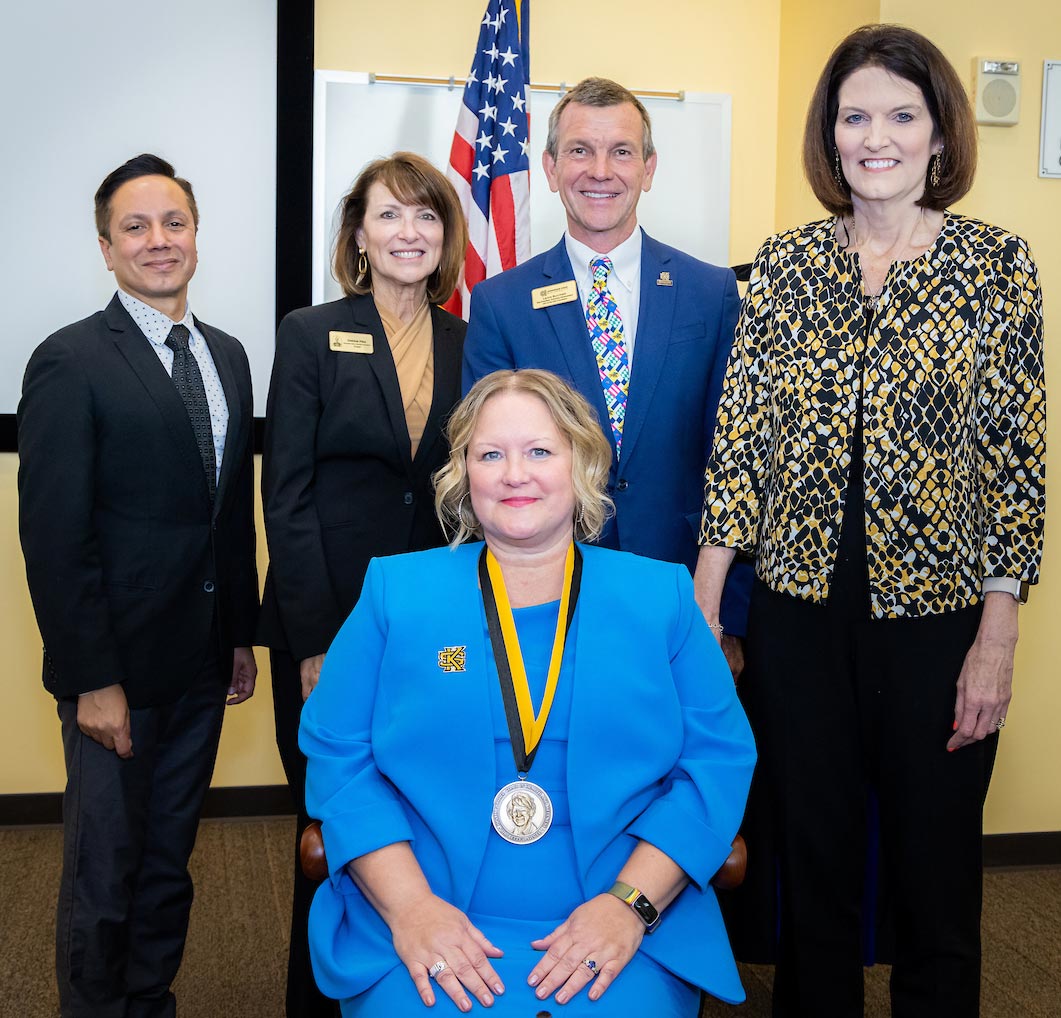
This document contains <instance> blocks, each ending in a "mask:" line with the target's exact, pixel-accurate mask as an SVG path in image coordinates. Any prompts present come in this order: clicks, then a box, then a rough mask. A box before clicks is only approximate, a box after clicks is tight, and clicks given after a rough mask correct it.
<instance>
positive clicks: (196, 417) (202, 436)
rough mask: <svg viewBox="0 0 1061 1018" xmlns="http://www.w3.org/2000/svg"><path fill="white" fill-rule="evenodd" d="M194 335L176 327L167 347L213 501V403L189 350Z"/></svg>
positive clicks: (214, 464) (215, 463)
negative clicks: (208, 398)
mask: <svg viewBox="0 0 1061 1018" xmlns="http://www.w3.org/2000/svg"><path fill="white" fill-rule="evenodd" d="M190 338H191V333H189V332H188V329H187V328H186V327H185V326H183V325H174V326H173V328H172V329H170V333H169V337H168V338H167V339H166V346H168V347H169V348H170V349H171V350H172V351H173V384H174V385H175V386H176V387H177V392H179V393H180V397H181V399H182V400H184V406H185V408H186V409H187V411H188V416H189V417H190V418H191V422H192V430H193V431H194V432H195V442H196V444H197V445H198V446H199V455H200V456H201V457H202V458H203V470H205V471H206V486H207V487H208V488H209V489H210V501H211V502H212V501H213V500H214V490H215V488H216V486H217V459H216V458H215V456H214V430H213V428H211V427H210V404H209V403H208V402H207V401H206V387H205V386H204V385H203V376H202V374H201V373H200V371H199V364H198V362H197V361H196V359H195V355H194V354H193V353H192V352H191V350H190V349H189V348H188V340H189V339H190Z"/></svg>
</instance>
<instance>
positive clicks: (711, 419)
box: [463, 234, 752, 635]
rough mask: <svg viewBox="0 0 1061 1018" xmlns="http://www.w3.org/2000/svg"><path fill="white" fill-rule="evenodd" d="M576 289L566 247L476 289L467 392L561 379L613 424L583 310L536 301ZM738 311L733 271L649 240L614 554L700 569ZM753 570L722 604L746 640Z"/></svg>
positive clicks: (732, 584)
mask: <svg viewBox="0 0 1061 1018" xmlns="http://www.w3.org/2000/svg"><path fill="white" fill-rule="evenodd" d="M570 279H574V273H573V272H572V270H571V261H570V259H569V258H568V256H567V246H566V244H565V242H564V241H563V240H561V241H560V243H559V244H557V245H556V247H554V248H552V249H551V250H549V251H546V252H545V253H544V254H540V255H538V256H537V257H535V258H532V259H531V260H530V261H528V262H524V263H523V264H522V265H518V266H516V267H515V268H514V269H509V270H508V271H507V272H503V273H501V274H500V275H497V276H493V277H492V278H490V279H487V280H485V281H484V282H482V283H479V285H478V286H476V287H475V289H474V290H473V291H472V301H471V317H470V320H469V322H468V333H467V336H466V338H465V343H464V382H463V385H464V391H465V392H467V390H468V389H470V388H471V387H472V385H473V384H474V383H475V382H477V381H478V380H479V379H480V378H482V377H483V376H484V375H488V374H489V373H490V372H491V371H497V370H499V369H502V368H544V369H546V370H547V371H552V372H554V373H555V374H557V375H560V377H561V378H564V379H565V380H566V381H568V382H569V383H570V384H571V385H573V386H574V387H575V388H576V389H577V390H578V391H579V392H581V393H582V395H583V396H585V398H586V399H587V400H588V401H589V403H590V405H591V406H592V407H594V409H595V410H596V411H597V417H598V419H599V420H601V421H603V422H607V420H608V410H607V407H606V406H605V403H604V393H603V391H602V389H601V383H600V374H599V372H598V369H597V361H596V358H595V357H594V355H593V348H592V346H591V345H590V342H589V337H588V334H587V330H586V319H585V313H584V310H583V308H582V305H581V303H580V301H578V300H574V301H571V302H569V303H567V304H557V305H554V306H553V307H550V308H542V309H540V310H537V311H536V310H534V308H533V307H532V306H531V291H532V290H535V289H537V288H538V287H541V286H547V285H550V284H556V283H562V282H564V281H566V280H570ZM739 311H740V299H739V297H738V296H737V283H736V280H735V278H734V276H733V273H732V272H731V271H730V270H729V269H723V268H718V267H717V266H714V265H708V264H707V263H706V262H702V261H700V260H699V259H696V258H693V257H691V256H690V255H687V254H683V253H682V252H681V251H677V250H675V249H674V248H671V247H667V246H666V245H664V244H660V243H659V242H658V241H655V240H653V239H652V238H651V237H649V236H648V235H647V234H643V235H642V249H641V304H640V310H639V312H638V326H637V337H636V344H635V347H634V364H633V369H632V372H631V376H630V395H629V400H628V402H627V407H626V422H625V424H624V426H623V448H622V459H621V460H617V459H616V457H615V441H614V438H613V436H612V430H611V428H610V427H604V428H603V431H604V433H605V435H606V436H607V438H608V441H609V442H611V444H612V467H611V474H610V476H609V478H608V494H609V495H611V497H612V500H613V501H614V502H615V517H614V519H613V520H612V521H611V522H610V523H609V525H608V527H607V528H606V529H605V531H604V533H603V534H602V535H601V540H600V543H601V544H602V545H604V546H605V547H609V548H621V549H622V550H623V551H630V552H633V553H634V554H635V555H644V556H647V557H648V558H655V559H660V560H662V561H664V562H681V563H682V564H684V565H685V566H687V567H688V569H689V570H690V572H691V571H692V570H693V569H694V568H695V566H696V556H697V553H698V550H699V549H698V544H697V539H698V537H699V533H700V515H701V513H702V511H703V503H704V467H705V466H706V464H707V458H708V454H709V453H710V451H711V443H712V438H713V436H714V431H715V412H716V409H717V407H718V399H719V395H720V393H721V391H722V379H723V376H724V375H725V371H726V360H727V358H728V357H729V350H730V346H731V344H732V342H733V332H734V329H735V327H736V324H737V315H738V312H739ZM751 582H752V569H751V566H750V565H748V564H746V563H743V562H738V563H736V564H735V565H734V568H733V569H732V570H731V571H730V579H729V580H728V581H727V584H726V591H725V595H724V597H723V602H722V624H723V626H725V628H726V632H730V633H735V634H737V635H743V634H744V631H745V627H746V624H747V615H748V599H749V596H750V593H751Z"/></svg>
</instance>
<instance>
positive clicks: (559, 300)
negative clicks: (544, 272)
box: [531, 279, 578, 311]
mask: <svg viewBox="0 0 1061 1018" xmlns="http://www.w3.org/2000/svg"><path fill="white" fill-rule="evenodd" d="M573 300H578V287H577V286H576V285H575V281H574V280H573V279H569V280H568V281H567V282H566V283H553V285H552V286H539V287H538V289H537V290H531V307H532V308H534V310H535V311H540V310H541V309H542V308H551V307H555V306H556V305H557V304H570V303H571V301H573Z"/></svg>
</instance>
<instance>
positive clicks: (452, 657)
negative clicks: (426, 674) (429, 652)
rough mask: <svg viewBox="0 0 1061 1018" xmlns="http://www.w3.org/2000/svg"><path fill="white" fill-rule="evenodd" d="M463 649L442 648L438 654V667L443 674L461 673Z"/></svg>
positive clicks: (462, 669)
mask: <svg viewBox="0 0 1061 1018" xmlns="http://www.w3.org/2000/svg"><path fill="white" fill-rule="evenodd" d="M466 649H467V648H465V647H443V648H442V649H441V650H440V651H439V652H438V666H439V668H441V669H442V670H443V671H444V672H463V671H464V660H465V650H466Z"/></svg>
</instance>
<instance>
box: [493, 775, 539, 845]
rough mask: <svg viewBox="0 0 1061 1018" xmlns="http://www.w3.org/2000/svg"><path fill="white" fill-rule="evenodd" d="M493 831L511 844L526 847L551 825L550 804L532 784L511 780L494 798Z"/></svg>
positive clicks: (530, 782)
mask: <svg viewBox="0 0 1061 1018" xmlns="http://www.w3.org/2000/svg"><path fill="white" fill-rule="evenodd" d="M490 820H491V823H493V825H494V830H495V831H497V833H498V834H500V835H501V837H502V838H504V839H505V841H510V842H511V843H512V844H513V845H529V844H530V843H531V842H533V841H537V840H538V839H539V838H541V837H543V836H544V835H545V832H546V831H548V830H549V825H550V824H551V823H552V822H553V804H552V801H551V800H550V799H549V796H548V794H547V793H546V791H545V789H544V788H542V787H541V786H540V785H536V784H534V782H533V781H513V782H510V783H509V784H507V785H505V787H504V788H502V789H501V791H500V792H498V793H497V795H495V796H494V812H493V815H492V816H491V818H490Z"/></svg>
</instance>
